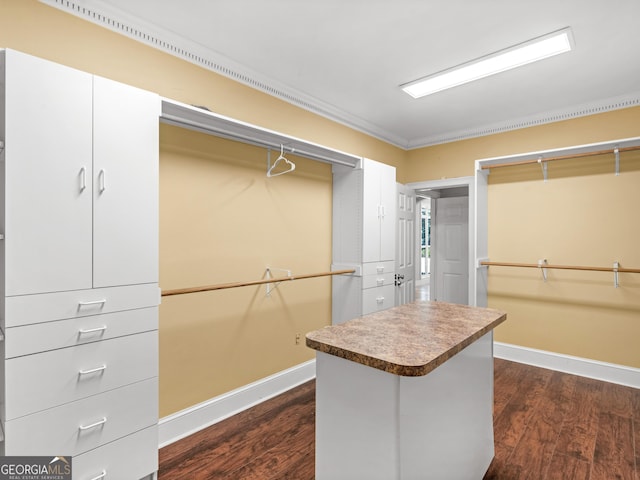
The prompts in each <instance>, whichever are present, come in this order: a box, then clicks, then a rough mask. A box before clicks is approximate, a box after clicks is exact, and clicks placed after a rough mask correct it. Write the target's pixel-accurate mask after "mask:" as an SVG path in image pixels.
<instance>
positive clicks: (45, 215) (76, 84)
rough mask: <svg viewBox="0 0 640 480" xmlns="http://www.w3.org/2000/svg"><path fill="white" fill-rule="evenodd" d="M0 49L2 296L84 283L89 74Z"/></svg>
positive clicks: (87, 273)
mask: <svg viewBox="0 0 640 480" xmlns="http://www.w3.org/2000/svg"><path fill="white" fill-rule="evenodd" d="M4 54H5V70H6V71H5V78H4V79H3V80H4V85H0V90H3V89H4V92H3V94H4V99H3V101H4V105H5V117H4V118H3V120H2V121H0V126H2V125H4V132H2V133H4V138H2V140H4V141H5V151H4V154H3V155H4V162H5V165H4V169H3V170H5V171H4V173H5V175H4V178H2V179H0V181H3V182H4V184H5V195H4V196H5V198H4V202H5V204H4V207H5V208H4V209H5V211H6V218H5V219H4V226H5V231H4V232H2V233H4V234H5V248H6V257H5V262H6V294H7V295H24V294H32V293H44V292H54V291H62V290H77V289H83V288H91V196H92V193H91V174H92V171H91V75H89V74H87V73H84V72H80V71H77V70H74V69H71V68H68V67H64V66H61V65H56V64H54V63H52V62H48V61H45V60H41V59H38V58H35V57H32V56H30V55H25V54H22V53H19V52H15V51H11V50H7V51H5V52H4ZM3 87H4V88H3ZM5 119H6V123H5ZM0 130H1V129H0ZM0 201H1V200H0Z"/></svg>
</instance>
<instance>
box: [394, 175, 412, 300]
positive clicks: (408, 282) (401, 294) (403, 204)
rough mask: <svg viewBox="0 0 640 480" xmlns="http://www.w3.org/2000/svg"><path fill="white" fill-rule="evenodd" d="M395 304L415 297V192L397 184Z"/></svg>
mask: <svg viewBox="0 0 640 480" xmlns="http://www.w3.org/2000/svg"><path fill="white" fill-rule="evenodd" d="M397 191H398V195H397V205H398V209H397V212H396V215H397V222H398V223H397V228H396V233H397V239H396V276H395V285H396V305H402V304H405V303H409V302H413V300H414V299H415V290H416V285H415V279H414V278H415V270H416V268H415V256H416V249H415V239H416V194H415V191H413V190H412V189H410V188H408V187H406V186H404V185H401V184H399V183H398V184H397Z"/></svg>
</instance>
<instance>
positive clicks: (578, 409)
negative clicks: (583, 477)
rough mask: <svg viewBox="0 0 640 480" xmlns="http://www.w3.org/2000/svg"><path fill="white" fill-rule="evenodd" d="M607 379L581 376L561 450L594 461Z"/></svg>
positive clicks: (560, 438)
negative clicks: (602, 398) (598, 379)
mask: <svg viewBox="0 0 640 480" xmlns="http://www.w3.org/2000/svg"><path fill="white" fill-rule="evenodd" d="M602 387H603V382H599V381H597V380H593V379H590V378H585V377H578V378H577V382H576V389H575V391H574V395H573V396H572V398H571V399H570V401H569V402H568V409H569V411H568V412H567V416H566V417H565V421H564V424H563V426H562V430H561V432H560V437H559V438H558V444H557V446H556V448H557V450H558V451H559V452H560V453H562V454H564V455H571V456H573V457H576V458H578V459H581V460H584V461H586V462H589V463H590V462H591V461H592V459H593V452H594V450H595V448H596V434H597V432H598V424H599V422H600V404H601V397H602Z"/></svg>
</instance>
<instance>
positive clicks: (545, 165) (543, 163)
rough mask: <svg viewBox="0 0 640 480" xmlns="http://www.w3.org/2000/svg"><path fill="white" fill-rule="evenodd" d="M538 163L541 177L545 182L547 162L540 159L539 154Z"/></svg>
mask: <svg viewBox="0 0 640 480" xmlns="http://www.w3.org/2000/svg"><path fill="white" fill-rule="evenodd" d="M538 164H539V165H540V167H542V178H543V179H544V181H545V182H546V181H547V179H548V176H549V174H548V171H547V162H543V161H542V155H540V156H539V157H538Z"/></svg>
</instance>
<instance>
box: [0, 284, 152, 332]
mask: <svg viewBox="0 0 640 480" xmlns="http://www.w3.org/2000/svg"><path fill="white" fill-rule="evenodd" d="M158 305H160V289H159V288H158V284H156V283H149V284H144V285H127V286H124V287H109V288H92V289H89V290H73V291H70V292H56V293H43V294H39V295H20V296H16V297H7V298H6V299H5V314H6V315H5V327H7V328H8V327H17V326H20V325H29V324H31V323H42V322H50V321H52V320H63V319H66V318H76V317H86V316H88V315H97V314H99V313H110V312H119V311H122V310H133V309H136V308H144V307H156V306H158Z"/></svg>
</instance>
